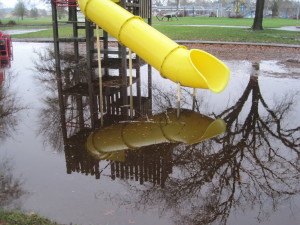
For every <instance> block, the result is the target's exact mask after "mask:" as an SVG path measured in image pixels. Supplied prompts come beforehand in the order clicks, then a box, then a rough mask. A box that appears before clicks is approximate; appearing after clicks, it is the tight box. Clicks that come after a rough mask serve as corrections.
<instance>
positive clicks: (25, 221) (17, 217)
mask: <svg viewBox="0 0 300 225" xmlns="http://www.w3.org/2000/svg"><path fill="white" fill-rule="evenodd" d="M0 224H7V225H10V224H18V225H29V224H30V225H58V223H55V222H52V221H50V220H49V219H47V218H45V217H41V216H38V215H37V214H34V213H33V214H26V213H23V212H18V211H3V210H0Z"/></svg>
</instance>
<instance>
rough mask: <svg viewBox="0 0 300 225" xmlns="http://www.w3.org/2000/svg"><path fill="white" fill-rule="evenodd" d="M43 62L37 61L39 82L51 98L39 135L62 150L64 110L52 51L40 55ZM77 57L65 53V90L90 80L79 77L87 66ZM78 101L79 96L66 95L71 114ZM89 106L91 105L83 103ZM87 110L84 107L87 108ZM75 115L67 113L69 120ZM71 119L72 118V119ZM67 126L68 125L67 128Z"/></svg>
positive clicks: (63, 60) (65, 100)
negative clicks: (58, 90) (82, 81)
mask: <svg viewBox="0 0 300 225" xmlns="http://www.w3.org/2000/svg"><path fill="white" fill-rule="evenodd" d="M37 54H38V56H39V59H40V60H38V61H36V62H35V71H36V72H37V74H36V79H37V80H38V81H39V82H40V83H41V84H42V87H43V91H44V92H45V91H47V95H46V97H45V98H44V99H42V101H43V102H44V105H45V106H44V108H42V109H41V111H40V114H39V118H40V121H41V123H40V129H39V134H40V135H42V136H43V137H44V139H45V143H49V144H50V145H51V146H53V148H54V149H57V150H62V147H63V137H62V130H61V129H62V127H61V126H62V124H61V111H60V104H59V98H58V92H57V79H58V78H57V76H56V74H57V72H56V67H55V60H54V52H53V51H52V50H50V49H47V50H45V51H44V52H37ZM75 62H76V61H75V58H74V55H73V54H71V53H68V52H64V53H63V54H61V71H62V78H61V79H62V83H63V85H64V88H68V87H71V86H73V85H74V84H75V83H76V82H78V81H79V79H81V80H82V79H86V78H85V76H77V75H78V74H82V73H83V69H84V66H82V64H81V63H83V62H81V61H80V62H79V63H75ZM76 103H78V102H77V99H76V96H68V95H66V97H65V99H64V105H65V107H66V108H67V109H71V112H74V110H76V108H77V106H76ZM82 104H84V105H87V103H82ZM83 107H84V106H83ZM74 117H76V116H74V115H73V114H72V113H66V121H68V118H74ZM70 120H71V119H70ZM64 126H66V125H64ZM69 128H70V129H68V131H69V132H71V133H72V132H74V130H75V129H76V127H75V126H74V127H73V126H69Z"/></svg>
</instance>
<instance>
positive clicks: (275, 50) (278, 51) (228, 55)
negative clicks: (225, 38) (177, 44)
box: [184, 43, 300, 62]
mask: <svg viewBox="0 0 300 225" xmlns="http://www.w3.org/2000/svg"><path fill="white" fill-rule="evenodd" d="M184 45H185V46H187V47H188V48H196V49H202V50H204V51H207V52H209V53H211V54H213V55H215V56H217V57H218V58H220V59H224V60H250V61H255V60H278V61H281V60H287V59H289V60H290V59H294V60H298V62H300V48H292V47H271V46H257V45H232V44H190V43H186V44H184Z"/></svg>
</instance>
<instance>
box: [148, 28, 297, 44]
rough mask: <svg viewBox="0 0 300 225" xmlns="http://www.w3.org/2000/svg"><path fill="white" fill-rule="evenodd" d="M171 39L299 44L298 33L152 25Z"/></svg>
mask: <svg viewBox="0 0 300 225" xmlns="http://www.w3.org/2000/svg"><path fill="white" fill-rule="evenodd" d="M154 27H155V28H156V29H157V30H159V31H160V32H162V33H163V34H165V35H166V36H168V37H170V38H171V39H173V40H203V41H232V42H254V43H257V42H258V43H260V42H261V43H286V44H299V43H300V33H299V32H294V31H282V30H271V29H265V30H262V31H252V30H250V29H245V28H227V27H223V28H216V27H184V26H182V27H181V26H178V27H174V26H154Z"/></svg>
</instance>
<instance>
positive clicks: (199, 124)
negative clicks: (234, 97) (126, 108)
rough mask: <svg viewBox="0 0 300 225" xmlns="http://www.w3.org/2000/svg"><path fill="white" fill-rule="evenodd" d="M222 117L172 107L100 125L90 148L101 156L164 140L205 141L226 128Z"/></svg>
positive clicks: (170, 141)
mask: <svg viewBox="0 0 300 225" xmlns="http://www.w3.org/2000/svg"><path fill="white" fill-rule="evenodd" d="M225 129H226V125H225V122H224V121H223V120H222V119H212V118H210V117H207V116H205V115H202V114H199V113H196V112H194V111H191V110H187V109H183V110H182V111H181V113H180V117H179V118H177V110H175V109H169V110H167V111H166V112H165V113H161V114H158V115H155V116H152V117H150V118H148V119H147V118H142V119H139V120H136V121H131V122H128V123H119V124H116V125H112V126H110V127H105V128H102V129H99V130H97V131H95V132H93V133H92V134H90V136H89V137H88V139H87V144H86V145H87V150H88V152H89V153H90V154H91V155H93V156H94V157H95V158H97V159H106V158H111V153H114V152H119V151H123V150H127V149H139V148H142V147H145V146H150V145H154V144H162V143H185V144H188V145H191V144H195V143H198V142H201V141H203V140H205V139H208V138H212V137H214V136H216V135H219V134H221V133H223V132H225Z"/></svg>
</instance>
